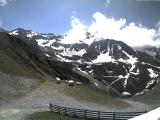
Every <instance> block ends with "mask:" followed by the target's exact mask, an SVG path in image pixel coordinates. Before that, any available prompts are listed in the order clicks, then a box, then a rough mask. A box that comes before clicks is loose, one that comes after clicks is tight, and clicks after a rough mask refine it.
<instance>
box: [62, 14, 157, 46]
mask: <svg viewBox="0 0 160 120" xmlns="http://www.w3.org/2000/svg"><path fill="white" fill-rule="evenodd" d="M93 19H94V20H93V22H92V24H91V25H89V26H86V25H84V24H83V23H82V22H81V21H80V20H79V19H78V18H75V17H72V20H71V25H72V29H71V30H69V32H67V36H66V37H65V39H64V40H65V42H67V43H75V42H78V41H79V40H84V39H85V37H86V36H85V35H86V32H87V31H88V32H90V33H91V34H92V35H94V36H95V38H97V39H99V38H104V39H107V38H108V39H115V40H120V41H123V42H125V43H126V44H128V45H130V46H143V45H160V39H159V37H158V38H157V39H156V41H155V40H154V38H155V36H157V33H156V29H149V28H147V27H144V26H142V25H141V24H140V25H135V23H129V24H127V22H126V19H123V18H121V19H119V20H115V19H114V18H107V17H106V16H105V15H103V14H102V13H100V12H96V13H94V14H93ZM159 26H160V24H159ZM159 31H160V27H159ZM159 33H160V32H159ZM93 40H94V39H93ZM86 41H87V39H86Z"/></svg>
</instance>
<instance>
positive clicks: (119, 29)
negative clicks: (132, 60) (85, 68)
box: [0, 0, 160, 46]
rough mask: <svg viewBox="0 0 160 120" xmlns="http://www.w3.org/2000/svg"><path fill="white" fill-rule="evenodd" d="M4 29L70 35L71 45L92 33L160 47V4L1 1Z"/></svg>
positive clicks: (148, 0) (143, 0) (150, 0)
mask: <svg viewBox="0 0 160 120" xmlns="http://www.w3.org/2000/svg"><path fill="white" fill-rule="evenodd" d="M0 27H2V28H3V29H6V30H13V29H16V28H24V29H27V30H32V31H35V32H45V33H55V34H66V37H65V39H64V41H66V42H67V43H75V42H78V40H80V39H81V40H82V39H85V34H86V32H90V33H91V34H93V35H94V36H96V38H104V39H106V38H109V39H115V40H120V41H123V42H125V43H127V44H128V45H130V46H142V45H159V46H160V1H159V0H0ZM87 42H91V41H87Z"/></svg>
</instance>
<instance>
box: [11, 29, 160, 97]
mask: <svg viewBox="0 0 160 120" xmlns="http://www.w3.org/2000/svg"><path fill="white" fill-rule="evenodd" d="M8 33H9V34H10V35H11V36H12V37H15V38H16V39H18V40H20V41H25V43H27V44H29V46H30V47H31V48H32V50H33V54H34V53H36V54H38V52H40V53H39V55H36V56H37V58H36V59H37V60H35V62H34V63H35V64H36V65H38V68H40V70H42V71H43V72H44V73H47V74H49V75H51V76H52V77H54V78H56V77H59V78H60V79H61V80H66V79H68V80H69V79H77V80H78V81H80V82H83V83H87V84H89V85H90V84H91V85H92V86H94V87H100V84H103V85H105V86H106V90H107V91H108V92H111V94H114V93H112V92H113V91H112V90H111V88H114V89H115V90H116V91H118V92H119V93H120V94H121V95H122V96H123V95H126V94H127V95H138V94H143V93H146V91H151V90H152V89H154V86H155V85H156V84H157V82H158V79H159V72H160V62H159V60H158V59H156V58H154V57H153V56H150V55H148V54H147V53H145V52H142V51H141V52H140V51H137V50H134V49H133V48H131V47H129V46H128V45H127V44H125V43H123V42H121V41H116V40H110V39H101V40H96V39H95V40H94V41H93V42H92V43H91V44H86V43H84V42H80V43H75V44H65V43H63V42H61V41H62V39H63V37H64V36H62V35H55V34H44V33H33V32H32V31H25V30H24V29H17V30H16V31H14V30H13V31H11V32H8ZM11 36H10V37H11ZM12 37H11V38H10V39H12ZM86 38H87V39H90V37H89V36H88V37H86ZM91 39H93V38H91ZM36 50H38V52H37V51H36ZM41 55H42V56H41ZM31 59H33V58H31ZM44 61H45V62H44ZM39 62H40V63H39ZM54 64H57V65H58V66H56V67H55V65H54ZM67 64H68V67H67ZM41 65H42V66H44V67H43V69H42V67H41ZM45 66H48V67H45ZM50 68H51V69H50ZM59 69H60V70H59ZM65 69H66V73H64V74H63V72H64V70H65ZM57 72H58V74H56V73H57ZM82 73H83V75H84V76H82ZM53 74H54V75H55V76H54V75H53ZM71 74H73V75H71ZM75 74H76V75H75ZM69 76H70V77H69ZM88 76H90V77H91V79H90V77H88ZM83 79H85V80H83ZM84 81H85V82H84ZM96 81H97V82H96ZM110 90H111V91H110Z"/></svg>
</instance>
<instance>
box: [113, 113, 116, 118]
mask: <svg viewBox="0 0 160 120" xmlns="http://www.w3.org/2000/svg"><path fill="white" fill-rule="evenodd" d="M115 118H116V114H115V112H113V120H115Z"/></svg>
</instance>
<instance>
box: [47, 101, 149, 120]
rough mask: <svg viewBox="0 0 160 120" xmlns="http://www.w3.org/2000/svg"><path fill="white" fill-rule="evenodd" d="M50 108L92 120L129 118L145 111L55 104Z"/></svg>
mask: <svg viewBox="0 0 160 120" xmlns="http://www.w3.org/2000/svg"><path fill="white" fill-rule="evenodd" d="M49 109H50V111H51V112H56V113H59V114H63V115H67V116H72V117H78V118H85V119H90V120H128V119H130V118H133V117H136V116H139V115H142V114H144V113H146V111H144V112H102V111H93V110H85V109H75V108H68V107H62V106H58V105H54V104H51V103H50V104H49Z"/></svg>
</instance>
